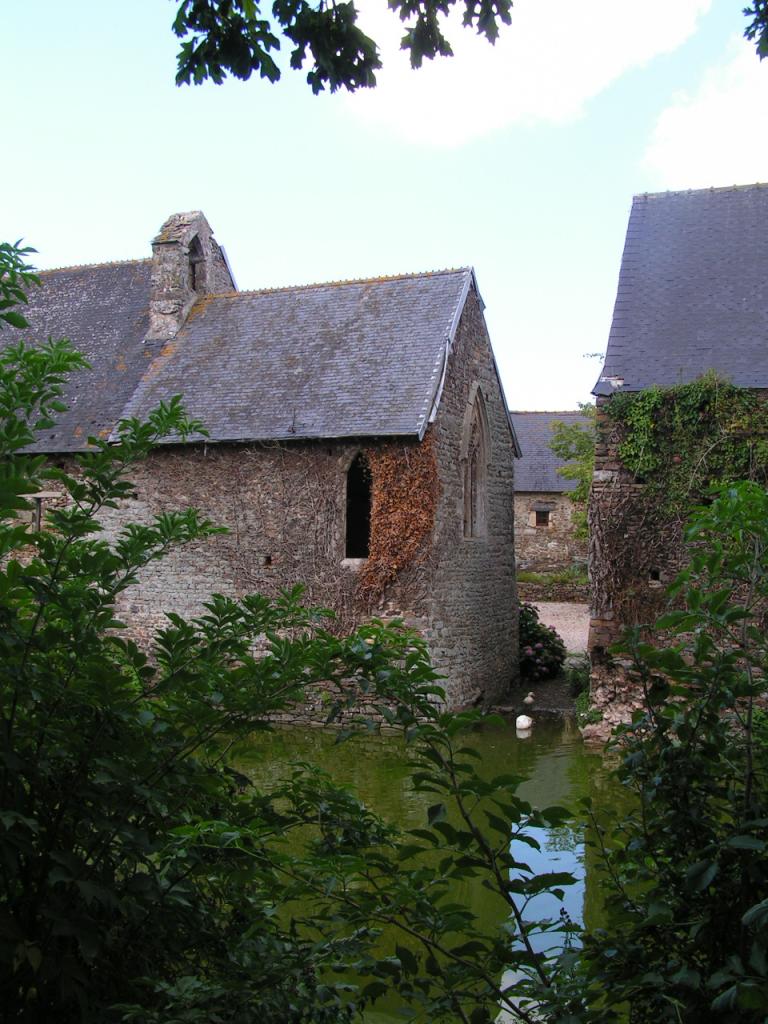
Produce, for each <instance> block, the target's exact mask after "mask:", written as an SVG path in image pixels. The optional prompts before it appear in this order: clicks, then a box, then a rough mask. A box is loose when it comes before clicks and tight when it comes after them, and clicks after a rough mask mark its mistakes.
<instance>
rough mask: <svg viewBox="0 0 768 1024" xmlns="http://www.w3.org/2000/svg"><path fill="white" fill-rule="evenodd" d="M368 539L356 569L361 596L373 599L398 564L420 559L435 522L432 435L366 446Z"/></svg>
mask: <svg viewBox="0 0 768 1024" xmlns="http://www.w3.org/2000/svg"><path fill="white" fill-rule="evenodd" d="M365 455H366V457H367V459H368V464H369V465H370V467H371V499H372V507H371V542H370V551H369V554H368V561H367V562H366V564H365V566H364V567H363V569H362V570H361V572H360V575H359V582H358V586H359V590H360V593H361V595H362V596H364V597H366V598H367V599H368V600H371V601H375V600H376V599H377V598H378V597H380V596H381V594H382V593H383V591H384V589H385V588H386V587H387V585H388V584H389V583H391V582H392V581H393V580H394V579H395V578H396V577H397V576H398V575H399V574H400V573H401V572H402V571H403V570H405V569H407V568H410V567H412V566H415V565H417V564H419V563H420V562H423V561H424V559H425V557H426V555H427V553H428V551H429V550H430V549H429V545H428V544H427V541H428V540H429V537H430V536H431V534H432V529H433V527H434V525H435V513H436V511H437V499H438V496H439V489H440V488H439V480H438V475H437V460H436V457H435V449H434V439H433V437H432V434H431V433H427V435H426V436H425V438H424V440H423V441H422V442H421V444H418V445H413V444H391V445H385V446H383V447H381V448H368V449H366V452H365Z"/></svg>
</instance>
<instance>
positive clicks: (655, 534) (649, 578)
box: [584, 398, 685, 739]
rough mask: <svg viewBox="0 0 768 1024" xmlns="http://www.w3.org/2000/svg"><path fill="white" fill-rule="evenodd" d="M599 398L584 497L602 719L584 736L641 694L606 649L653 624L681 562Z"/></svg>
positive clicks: (620, 714)
mask: <svg viewBox="0 0 768 1024" xmlns="http://www.w3.org/2000/svg"><path fill="white" fill-rule="evenodd" d="M609 401H610V398H598V399H597V415H596V443H595V469H594V474H593V478H592V490H591V493H590V499H589V532H590V551H589V567H590V582H591V595H592V601H591V612H590V625H589V641H588V645H589V654H590V660H591V663H592V679H591V701H592V704H593V705H594V706H595V707H596V708H597V709H598V710H599V711H600V712H601V713H602V715H603V720H602V721H601V722H599V723H597V724H596V725H591V726H587V727H586V729H585V730H584V734H585V737H587V738H594V739H604V738H607V736H608V735H609V734H610V731H611V729H612V728H613V726H614V725H617V724H618V723H619V722H626V721H629V720H630V718H631V716H632V712H633V711H634V710H635V709H636V708H637V707H638V705H639V701H640V694H639V693H637V692H636V690H635V689H634V687H633V686H632V685H631V684H630V682H629V680H628V678H627V673H626V666H625V665H623V664H622V662H621V661H619V660H617V659H616V658H613V657H611V656H610V655H609V654H608V648H609V647H610V646H611V645H612V644H614V643H616V641H617V640H618V639H619V638H620V636H621V634H622V632H623V630H624V628H625V627H626V626H632V625H642V624H646V623H651V622H653V621H654V620H655V619H656V618H657V617H658V615H659V614H660V613H661V611H662V609H663V608H664V606H665V605H666V603H667V598H666V587H667V585H668V584H669V583H670V582H671V581H672V580H673V579H674V577H675V575H676V574H677V572H678V571H679V570H680V568H681V567H682V565H683V563H684V561H685V554H684V550H683V545H682V528H681V526H680V524H674V523H666V524H660V523H659V522H658V519H657V518H656V516H655V515H654V510H653V509H652V508H649V507H648V506H647V504H646V503H645V502H644V501H643V492H644V485H643V483H642V482H639V481H637V480H636V479H635V477H634V476H633V474H632V473H631V472H630V471H629V470H627V468H626V467H625V466H624V465H623V464H622V462H621V459H620V457H619V452H618V448H619V444H620V442H621V431H620V427H619V426H618V425H617V424H615V423H614V422H613V421H612V420H610V419H609V418H608V416H607V413H606V411H605V407H606V403H607V402H609Z"/></svg>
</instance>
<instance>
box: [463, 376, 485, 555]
mask: <svg viewBox="0 0 768 1024" xmlns="http://www.w3.org/2000/svg"><path fill="white" fill-rule="evenodd" d="M489 454H490V445H489V437H488V419H487V417H486V414H485V403H484V402H483V396H482V393H481V392H480V388H479V387H478V386H477V385H474V386H473V388H472V394H471V399H470V403H469V405H468V407H467V412H466V415H465V417H464V431H463V436H462V440H461V462H462V472H463V477H464V536H465V537H484V536H485V535H486V530H487V521H486V504H487V494H486V492H487V489H488V460H489Z"/></svg>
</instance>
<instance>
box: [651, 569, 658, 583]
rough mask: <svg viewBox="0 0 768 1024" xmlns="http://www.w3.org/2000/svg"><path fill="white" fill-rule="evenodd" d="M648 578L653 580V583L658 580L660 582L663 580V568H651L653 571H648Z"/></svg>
mask: <svg viewBox="0 0 768 1024" xmlns="http://www.w3.org/2000/svg"><path fill="white" fill-rule="evenodd" d="M648 579H649V580H650V581H651V583H658V582H660V580H661V570H660V569H651V571H650V572H649V573H648Z"/></svg>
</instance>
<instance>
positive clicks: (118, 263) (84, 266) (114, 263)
mask: <svg viewBox="0 0 768 1024" xmlns="http://www.w3.org/2000/svg"><path fill="white" fill-rule="evenodd" d="M151 262H152V259H151V257H149V256H145V257H144V258H143V259H137V260H104V261H103V262H101V263H72V264H71V265H70V266H67V267H46V268H45V270H35V271H34V273H35V274H55V273H58V272H59V271H61V270H98V269H99V268H100V267H127V266H133V265H135V264H137V263H151Z"/></svg>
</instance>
